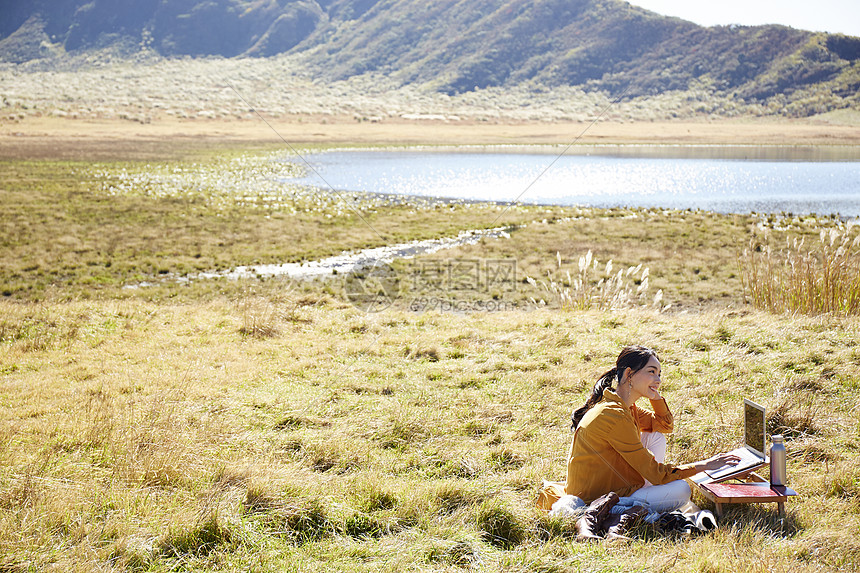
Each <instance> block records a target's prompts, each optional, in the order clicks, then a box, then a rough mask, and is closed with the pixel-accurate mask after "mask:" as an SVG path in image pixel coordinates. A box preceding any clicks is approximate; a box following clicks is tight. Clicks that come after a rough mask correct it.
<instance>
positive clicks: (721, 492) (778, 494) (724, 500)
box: [690, 471, 797, 517]
mask: <svg viewBox="0 0 860 573" xmlns="http://www.w3.org/2000/svg"><path fill="white" fill-rule="evenodd" d="M701 475H702V474H697V475H695V476H693V477H692V478H690V481H691V482H692V483H693V484H694V485H695V486H696V487H697V488H698V490H699V491H700V492H701V493H702V495H704V496H705V497H706V498H708V499H709V500H711V501H713V502H714V504H715V505H716V506H717V511H716V514H717V517H722V516H723V506H724V505H725V504H729V503H776V504H777V510H778V512H779V516H780V517H785V502H786V501H788V498H789V497H792V496H795V495H797V492H796V491H794V490H793V489H791V488H790V487H786V486H771V485H770V483H769V482H768V481H767V480H766V479H764V478H763V477H761V476H760V475H758V474H757V473H755V472H753V471H749V472H746V473H744V474H740V475H735V476H731V477H730V478H727V480H728V479H732V480H741V479H745V480H746V481H745V482H743V483H724V482H722V481H708V479H707V478H706V477H704V478H700V477H699V476H701ZM696 478H699V479H698V480H697V479H696Z"/></svg>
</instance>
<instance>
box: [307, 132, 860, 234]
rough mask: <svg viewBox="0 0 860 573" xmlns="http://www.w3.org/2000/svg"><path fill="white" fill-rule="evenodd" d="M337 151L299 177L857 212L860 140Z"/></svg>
mask: <svg viewBox="0 0 860 573" xmlns="http://www.w3.org/2000/svg"><path fill="white" fill-rule="evenodd" d="M562 151H563V148H551V147H540V148H510V149H498V148H497V149H487V148H475V149H463V148H458V149H456V150H450V149H448V150H398V151H367V150H356V151H350V150H338V151H331V152H324V153H317V154H312V155H308V156H305V160H307V161H308V163H309V164H310V165H311V166H312V170H311V173H310V174H309V175H308V176H307V177H305V178H302V179H300V180H298V182H299V183H303V184H308V185H315V186H319V187H324V188H333V189H335V190H338V191H366V192H371V193H388V194H403V195H421V196H434V197H447V198H456V199H467V200H492V201H522V202H524V203H550V204H558V205H583V206H594V207H616V206H631V207H632V206H635V207H663V208H675V209H688V208H689V209H696V208H698V209H704V210H708V211H716V212H720V213H749V212H758V213H780V212H790V213H798V214H800V213H804V214H806V213H817V214H831V213H838V214H839V215H841V216H842V217H846V218H856V217H860V148H855V147H816V148H798V147H779V146H777V147H738V146H721V147H704V146H684V147H682V146H615V147H613V146H606V147H576V148H575V149H573V150H568V151H567V152H566V153H564V154H563V155H561V153H562Z"/></svg>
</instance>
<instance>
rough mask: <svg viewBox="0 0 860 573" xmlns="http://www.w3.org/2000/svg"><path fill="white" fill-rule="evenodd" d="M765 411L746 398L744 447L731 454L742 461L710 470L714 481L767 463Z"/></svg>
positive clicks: (709, 475) (708, 472)
mask: <svg viewBox="0 0 860 573" xmlns="http://www.w3.org/2000/svg"><path fill="white" fill-rule="evenodd" d="M765 420H766V418H765V409H764V406H759V405H758V404H756V403H755V402H751V401H750V400H747V399H746V398H744V446H743V447H742V448H737V449H735V450H732V451H731V452H729V453H730V454H735V455H736V456H738V457H739V458H740V459H741V461H739V462H738V463H737V465H734V466H732V465H725V466H723V467H721V468H717V469H715V470H708V471H706V472H705V473H706V474H708V477H710V478H711V479H712V480H718V479H722V478H724V477H727V476H731V475H734V474H736V473H740V472H743V471H745V470H748V469H750V468H755V467H758V466H760V465H763V464H765V463H767V456H766V455H765V451H764V450H765V443H766V438H765V428H766V424H765Z"/></svg>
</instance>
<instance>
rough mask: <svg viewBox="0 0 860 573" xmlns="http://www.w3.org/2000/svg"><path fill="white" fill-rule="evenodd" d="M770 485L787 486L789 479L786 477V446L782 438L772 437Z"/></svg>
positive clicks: (778, 436)
mask: <svg viewBox="0 0 860 573" xmlns="http://www.w3.org/2000/svg"><path fill="white" fill-rule="evenodd" d="M770 441H771V445H770V485H786V483H787V482H788V477H787V476H786V475H785V444H783V440H782V436H780V435H778V434H777V435H775V436H771V437H770Z"/></svg>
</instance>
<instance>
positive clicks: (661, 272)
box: [0, 151, 860, 572]
mask: <svg viewBox="0 0 860 573" xmlns="http://www.w3.org/2000/svg"><path fill="white" fill-rule="evenodd" d="M230 166H232V167H230ZM273 169H274V170H281V169H291V167H290V166H289V165H286V164H283V163H272V162H271V161H270V157H269V156H268V155H267V154H266V153H246V152H242V151H234V152H230V153H218V154H213V155H212V156H208V157H197V158H194V159H189V160H183V161H170V162H166V161H161V162H149V163H145V162H144V163H138V162H116V163H110V164H107V163H103V164H98V165H94V164H90V163H74V162H49V161H41V162H24V161H16V162H8V163H6V164H5V165H4V169H3V170H2V171H0V173H2V175H0V177H2V182H0V183H2V184H0V199H2V200H0V222H2V225H3V226H4V229H3V232H2V234H0V236H2V237H3V239H2V240H3V241H4V243H3V246H2V249H0V252H2V253H3V255H2V256H3V260H2V265H0V272H2V273H3V274H2V276H0V283H2V285H3V288H4V293H3V294H4V296H3V300H2V301H0V379H2V385H0V466H2V471H0V507H2V511H0V548H2V550H0V555H2V557H0V568H3V569H4V570H8V571H26V570H63V571H75V570H81V571H83V570H116V571H123V570H126V571H171V570H190V571H204V570H212V569H229V570H232V569H252V570H256V571H283V570H310V569H313V570H319V571H342V570H345V569H346V570H357V571H400V570H413V571H457V570H469V569H472V568H476V569H479V570H505V571H565V570H577V569H582V570H623V571H641V570H649V571H714V572H716V571H760V570H773V571H822V570H824V571H846V570H856V569H857V565H858V563H860V544H858V540H857V536H856V532H857V530H858V527H860V505H858V503H857V499H858V493H860V492H858V485H860V465H858V462H857V459H858V456H857V444H858V443H860V440H858V439H860V418H858V411H857V408H856V400H855V396H856V393H857V390H858V378H857V376H856V369H857V366H858V365H860V345H858V343H860V339H858V322H857V321H858V319H857V318H856V316H850V315H842V314H840V313H834V312H825V313H824V314H818V313H816V314H811V315H806V314H802V313H799V312H788V313H783V312H782V311H781V309H773V310H768V309H759V308H756V307H755V306H753V305H751V304H750V298H749V297H745V293H746V294H748V293H749V291H748V290H746V291H745V285H747V289H748V285H749V284H750V283H749V278H748V277H749V275H748V274H745V273H746V272H747V271H748V270H749V268H750V267H749V266H745V263H744V261H745V260H746V259H745V258H744V254H743V249H744V248H745V247H747V246H749V244H750V240H751V239H752V240H754V241H756V243H754V245H755V244H757V245H764V246H765V247H763V248H766V245H768V244H772V245H775V246H776V245H784V244H786V241H788V242H789V243H788V244H790V245H794V244H795V243H794V240H795V239H797V240H798V243H799V242H800V241H801V240H805V241H806V243H805V244H807V245H809V244H813V243H815V242H817V241H818V240H819V239H820V238H821V233H822V232H824V233H825V236H824V237H825V239H826V241H830V236H831V233H837V234H838V237H839V239H834V241H833V243H832V245H833V246H834V247H836V246H837V245H841V241H842V239H841V237H843V236H844V237H848V242H847V243H846V244H847V245H848V246H850V245H851V244H852V242H853V240H854V238H855V237H856V235H857V230H856V228H854V227H848V226H846V225H845V224H844V223H843V222H842V221H840V220H838V219H836V218H831V217H814V216H803V217H800V216H793V215H789V214H783V215H772V216H763V215H737V216H727V215H716V214H711V213H705V212H699V211H674V210H658V209H612V210H601V209H576V208H564V209H563V208H559V207H545V206H528V207H508V206H500V205H493V204H481V203H469V204H466V203H449V202H434V201H425V202H420V203H419V202H410V201H401V200H399V199H398V200H397V201H394V200H387V201H383V200H381V198H379V197H365V196H359V195H355V196H349V201H350V202H351V204H353V205H354V208H355V210H353V209H351V208H350V209H346V208H344V207H343V206H342V203H339V202H338V201H340V200H341V198H338V197H331V196H329V195H317V194H307V192H303V193H305V194H304V195H302V194H301V193H298V194H297V193H292V190H290V192H287V190H288V189H289V188H287V189H283V188H278V189H271V188H267V187H266V186H265V185H261V186H259V187H256V188H257V189H260V193H259V194H256V195H249V194H248V193H247V188H246V186H245V185H242V184H236V183H235V182H236V181H240V180H241V177H242V176H243V175H242V173H245V175H244V176H245V177H250V178H251V179H255V178H259V179H260V180H261V181H266V180H268V179H267V178H268V177H269V176H270V175H271V171H269V170H273ZM248 170H250V171H248ZM258 171H259V172H258ZM249 172H250V173H252V175H247V174H248V173H249ZM216 173H219V174H220V175H221V176H220V178H217V179H216V178H214V174H216ZM278 173H280V171H278ZM234 189H240V192H238V193H237V192H235V191H234ZM273 197H276V199H272V198H273ZM358 213H360V214H361V217H359V216H358ZM365 220H366V221H367V222H369V223H370V225H368V224H367V223H366V222H365ZM499 224H504V225H509V226H510V229H511V230H510V232H509V235H510V236H509V238H507V239H496V240H482V241H480V242H478V243H477V244H474V245H470V246H464V247H460V248H458V249H455V250H449V251H445V252H438V253H435V254H433V255H426V256H422V257H420V258H416V259H404V260H399V261H394V262H393V263H391V267H392V269H393V270H394V271H395V272H396V273H397V276H398V277H400V283H399V295H400V296H399V297H398V298H397V300H396V301H394V303H393V304H392V305H391V306H390V307H389V308H387V309H386V310H384V311H382V312H377V313H366V312H362V311H361V310H359V309H357V308H356V307H355V306H353V305H352V304H350V302H349V299H348V297H347V296H346V295H345V292H344V282H343V280H344V277H338V276H334V277H331V278H329V279H327V280H321V281H302V282H296V281H289V280H274V279H269V280H261V279H243V280H240V281H229V280H225V279H215V280H209V281H193V282H186V283H181V282H176V281H171V280H160V279H167V278H169V277H173V276H181V275H182V274H183V273H189V272H192V271H195V270H200V269H212V268H231V267H235V266H238V265H244V264H251V263H253V262H255V261H281V262H283V261H286V260H302V259H306V260H311V259H314V258H320V257H322V256H326V255H328V254H332V253H335V252H339V251H340V250H342V249H358V248H363V247H366V246H372V245H377V244H380V243H384V242H388V241H395V240H400V239H411V238H420V237H435V236H445V235H450V234H456V231H457V230H459V229H463V228H483V227H490V226H497V225H499ZM371 226H372V227H373V228H374V229H379V230H381V231H382V232H381V233H379V234H377V233H375V232H373V231H372V230H371ZM828 244H830V243H828ZM774 248H776V247H774ZM754 249H755V246H754ZM589 251H591V253H592V262H591V265H592V267H590V268H593V264H594V263H593V261H594V260H595V259H596V260H598V261H599V266H598V268H599V270H600V271H601V272H600V273H593V274H590V275H588V274H586V276H579V275H577V269H582V272H585V270H586V266H585V265H584V266H583V267H580V266H579V261H580V258H581V257H582V258H585V257H587V253H588V252H589ZM609 260H612V261H613V269H614V272H615V273H617V270H618V269H625V270H626V269H627V268H629V267H634V268H635V267H637V266H638V265H642V267H641V268H640V269H639V271H637V272H636V273H633V272H631V273H630V275H628V276H627V279H628V281H629V282H627V283H625V285H624V288H629V289H631V290H632V292H634V293H635V292H636V290H638V289H639V287H642V285H643V283H644V282H646V281H645V277H643V274H644V272H643V271H644V268H645V267H647V268H648V275H647V283H648V285H647V292H648V293H649V299H648V300H649V301H651V300H653V296H654V295H655V294H656V292H657V290H661V291H662V293H663V298H662V305H663V306H665V305H666V304H670V305H671V306H670V307H669V308H668V309H664V308H662V306H661V307H660V308H659V310H660V311H662V312H658V309H655V308H653V306H649V307H648V308H638V305H637V308H626V307H625V308H621V309H617V310H614V311H613V310H597V309H590V310H588V309H586V310H580V309H578V308H576V305H572V304H567V303H566V302H565V301H566V299H564V298H561V297H558V296H550V295H551V294H552V293H550V292H548V291H547V289H545V288H543V287H542V286H541V285H540V284H539V283H538V282H537V279H540V280H542V281H544V282H545V284H547V285H548V284H549V281H554V282H555V283H556V284H557V285H562V286H565V282H566V281H567V271H570V274H571V278H572V279H574V280H576V279H582V280H584V281H591V280H593V279H598V280H599V278H600V277H602V276H603V274H602V273H604V272H605V271H606V263H607V262H608V261H609ZM463 261H478V262H481V261H484V262H486V261H514V262H515V268H516V274H515V275H514V276H515V280H514V281H513V282H512V283H511V282H503V283H497V284H496V285H495V286H494V287H491V286H489V285H488V283H487V281H481V280H478V281H471V282H470V281H469V280H459V281H452V280H451V279H452V277H453V275H452V274H450V273H451V271H452V268H453V267H452V264H454V263H458V262H463ZM480 268H485V267H480V266H479V267H478V269H480ZM446 273H447V274H446ZM609 274H614V273H609ZM457 276H459V277H460V278H461V279H463V277H466V278H468V277H473V276H475V275H470V274H468V273H465V274H463V275H457ZM527 277H532V278H534V279H535V284H534V285H532V284H530V283H529V281H528V280H527ZM143 280H147V281H150V282H153V283H156V284H155V285H154V286H151V287H148V288H138V289H128V288H123V287H124V286H127V285H128V284H130V283H136V282H140V281H143ZM637 280H638V283H637V282H636V281H637ZM567 286H568V287H570V286H573V285H572V284H569V285H567ZM641 290H642V291H645V290H646V287H643V288H642V289H641ZM420 297H424V298H428V297H440V298H444V297H448V298H452V299H456V300H465V301H471V302H481V301H487V300H495V301H504V302H509V303H510V307H509V308H508V309H507V310H505V311H502V312H442V311H441V308H438V307H437V308H436V309H435V310H431V311H425V312H415V311H414V310H410V306H409V303H410V301H412V300H415V299H416V298H420ZM541 300H542V301H543V304H541ZM631 341H635V342H641V343H643V344H648V345H651V346H654V347H655V348H656V349H657V350H658V352H659V353H660V355H661V357H662V358H663V360H664V372H665V377H664V385H663V391H664V394H665V395H666V396H667V399H668V401H669V403H670V405H671V406H672V408H673V410H674V412H675V415H676V419H677V422H676V432H675V433H674V434H673V436H672V437H671V438H670V456H671V458H672V459H674V460H676V461H679V462H685V461H691V460H694V459H699V458H702V457H705V456H707V455H710V454H711V453H713V452H716V451H718V450H722V449H724V448H726V447H727V446H729V445H734V444H735V442H736V441H737V439H738V438H739V434H740V430H739V428H740V426H739V423H740V414H741V412H740V408H739V407H738V405H739V403H740V399H741V397H742V396H754V397H755V398H756V399H757V400H758V401H760V402H763V403H764V404H766V405H767V407H768V410H769V416H768V426H769V432H772V433H777V432H779V433H782V434H783V435H785V436H786V438H787V450H788V458H789V464H788V465H789V470H788V474H789V479H790V484H791V486H792V487H793V488H794V489H796V490H797V491H798V492H800V496H799V497H798V498H796V499H793V500H792V501H791V502H790V503H789V504H788V507H787V509H788V515H787V518H786V519H784V520H782V519H779V518H778V517H777V516H776V513H775V510H774V509H773V508H770V507H756V506H737V507H732V508H730V509H729V510H728V512H727V515H726V517H725V519H723V520H722V522H721V526H720V528H719V529H718V530H717V531H716V532H714V533H711V534H708V535H704V536H700V537H696V538H691V539H686V538H674V537H666V536H663V535H662V534H657V533H655V532H653V531H651V530H648V529H642V530H639V531H638V532H636V535H635V536H634V539H633V541H631V542H629V543H626V544H601V545H593V546H587V547H586V546H583V545H579V544H577V543H576V542H575V541H573V535H574V530H573V528H572V524H570V523H567V522H565V521H564V520H562V519H553V518H549V517H547V516H546V515H544V514H542V513H541V512H539V511H538V510H536V509H535V508H534V501H535V496H536V488H537V486H538V485H539V484H540V481H541V479H542V478H548V479H561V478H563V475H564V468H565V460H564V456H565V454H566V451H567V446H568V440H569V439H570V438H569V431H568V426H569V415H570V411H571V408H572V407H573V406H575V405H578V404H580V403H581V402H582V401H583V400H584V396H585V394H586V393H587V392H588V390H589V388H590V387H591V385H592V383H593V381H594V379H595V378H596V377H597V376H598V375H599V373H600V372H602V371H603V370H605V369H606V367H607V364H608V363H609V362H610V361H612V360H613V359H614V356H615V355H616V354H617V351H618V348H619V347H620V346H622V345H624V344H626V343H629V342H631ZM697 501H699V502H700V504H701V505H702V506H704V507H707V506H708V504H707V502H706V501H704V500H702V499H698V500H697Z"/></svg>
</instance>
